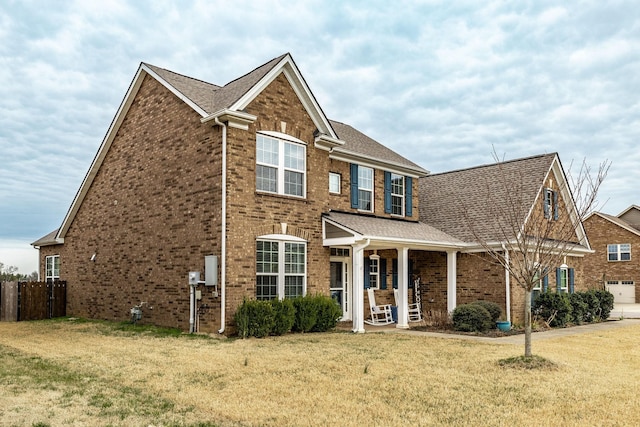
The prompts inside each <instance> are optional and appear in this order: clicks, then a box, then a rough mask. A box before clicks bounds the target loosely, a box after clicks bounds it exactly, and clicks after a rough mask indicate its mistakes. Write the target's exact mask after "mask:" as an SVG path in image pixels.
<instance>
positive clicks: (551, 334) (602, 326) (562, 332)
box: [367, 318, 640, 345]
mask: <svg viewBox="0 0 640 427" xmlns="http://www.w3.org/2000/svg"><path fill="white" fill-rule="evenodd" d="M628 326H640V319H626V318H625V319H623V320H608V321H606V322H600V323H590V324H588V325H581V326H572V327H570V328H555V329H550V330H547V331H541V332H534V333H533V334H531V340H532V341H539V340H544V339H551V338H561V337H567V336H570V335H577V334H584V333H589V332H597V331H606V330H610V329H617V328H624V327H628ZM367 332H381V333H389V334H404V335H413V336H424V337H434V338H441V339H457V340H470V341H477V342H485V343H491V344H521V345H524V334H518V335H509V336H506V337H499V338H490V337H478V336H474V335H462V334H461V335H457V334H444V333H440V332H423V331H416V330H411V329H397V328H395V327H393V326H390V327H389V326H385V327H377V328H376V327H375V326H374V327H367Z"/></svg>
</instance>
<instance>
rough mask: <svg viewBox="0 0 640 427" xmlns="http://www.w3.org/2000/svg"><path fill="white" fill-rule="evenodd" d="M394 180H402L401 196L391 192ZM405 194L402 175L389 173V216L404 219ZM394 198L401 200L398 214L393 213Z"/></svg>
mask: <svg viewBox="0 0 640 427" xmlns="http://www.w3.org/2000/svg"><path fill="white" fill-rule="evenodd" d="M394 178H401V179H402V193H401V194H396V193H394V192H393V180H394ZM406 192H407V182H406V180H405V177H404V175H400V174H397V173H393V172H391V215H393V216H397V217H404V216H405V206H406V203H405V197H406ZM394 197H399V198H400V199H401V202H400V212H401V213H399V214H397V213H393V198H394Z"/></svg>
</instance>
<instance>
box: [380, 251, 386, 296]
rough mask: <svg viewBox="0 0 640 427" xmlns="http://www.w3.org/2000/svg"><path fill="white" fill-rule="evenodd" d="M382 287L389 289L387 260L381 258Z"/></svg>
mask: <svg viewBox="0 0 640 427" xmlns="http://www.w3.org/2000/svg"><path fill="white" fill-rule="evenodd" d="M380 289H387V260H386V259H385V258H380Z"/></svg>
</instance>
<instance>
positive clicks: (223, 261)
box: [215, 117, 227, 334]
mask: <svg viewBox="0 0 640 427" xmlns="http://www.w3.org/2000/svg"><path fill="white" fill-rule="evenodd" d="M215 122H216V124H217V125H218V126H222V248H221V249H220V329H219V330H218V333H219V334H222V333H224V329H225V324H226V304H227V302H226V286H225V284H226V280H225V279H226V275H227V274H226V273H227V125H225V124H224V123H222V122H221V121H220V120H218V118H217V117H216V118H215Z"/></svg>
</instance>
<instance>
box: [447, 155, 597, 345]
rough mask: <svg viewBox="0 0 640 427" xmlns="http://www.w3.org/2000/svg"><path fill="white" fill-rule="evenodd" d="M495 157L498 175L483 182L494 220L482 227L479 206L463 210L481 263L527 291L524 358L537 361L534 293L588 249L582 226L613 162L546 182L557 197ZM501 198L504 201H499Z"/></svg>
mask: <svg viewBox="0 0 640 427" xmlns="http://www.w3.org/2000/svg"><path fill="white" fill-rule="evenodd" d="M493 156H494V159H495V160H496V165H495V167H497V168H498V169H497V173H494V174H492V179H491V180H487V181H486V182H484V183H482V187H483V188H484V189H486V192H487V193H486V196H487V197H486V198H485V200H486V201H487V203H486V205H485V206H484V207H482V209H489V210H490V211H491V217H492V218H493V220H491V221H488V224H486V223H485V224H479V223H478V221H477V218H475V216H474V214H473V211H474V210H477V209H478V207H476V206H466V205H465V201H464V200H460V205H461V208H462V213H463V217H464V219H465V223H466V224H465V225H466V227H468V228H469V230H470V232H471V233H472V234H473V236H474V239H475V241H476V242H477V244H478V245H479V246H480V247H481V248H482V250H483V251H484V252H486V253H487V254H488V255H489V256H488V257H481V259H483V260H485V261H488V262H490V263H492V264H496V265H499V266H501V267H503V268H504V269H505V270H506V271H508V273H509V275H510V278H511V280H513V281H515V282H516V283H517V284H518V285H519V286H520V287H522V288H523V289H524V327H525V348H524V355H525V357H531V356H532V352H531V296H532V291H533V289H534V288H535V287H536V286H537V285H538V283H540V279H541V278H543V277H544V276H545V275H547V274H548V273H549V272H551V271H552V268H553V267H556V266H559V265H561V264H563V263H564V259H565V256H566V255H568V254H570V253H572V252H574V251H576V250H580V249H581V248H582V249H584V248H583V247H582V243H583V241H581V236H580V234H579V233H580V229H581V222H582V220H583V219H584V218H585V217H586V216H587V215H588V214H589V213H590V212H592V211H593V210H594V209H595V208H596V207H597V205H598V202H597V199H596V196H597V193H598V189H599V188H600V185H601V184H602V182H603V180H604V178H605V177H606V175H607V172H608V170H609V166H610V162H608V161H604V162H603V163H601V164H600V165H599V167H598V169H597V171H593V170H592V169H591V168H590V167H589V166H588V165H587V164H586V161H584V160H583V162H582V165H581V166H580V168H579V171H578V173H577V175H575V176H574V175H572V174H571V167H569V169H568V170H567V171H566V177H564V176H557V177H556V176H554V175H553V174H551V175H550V177H545V178H546V179H547V180H548V179H549V178H550V179H553V180H554V184H553V185H554V186H555V188H554V190H555V192H556V193H555V194H554V193H553V192H549V193H547V190H546V189H545V184H546V183H543V181H537V185H535V183H536V181H535V180H534V181H532V177H531V176H530V171H528V170H517V169H515V168H513V167H511V166H510V165H509V162H504V161H501V160H500V159H499V158H498V156H497V155H496V153H495V151H494V153H493ZM557 162H558V165H557V167H556V168H555V169H556V171H559V172H560V174H563V173H564V172H563V171H562V167H561V165H560V164H559V159H558V160H557ZM572 166H573V165H572ZM551 170H554V169H553V168H552V169H551ZM557 173H558V172H556V174H557ZM547 182H548V181H547ZM532 189H534V190H535V192H534V193H533V194H532ZM496 194H500V195H501V197H499V198H496V197H495V195H496ZM554 197H555V198H556V199H555V201H554V200H553V198H554Z"/></svg>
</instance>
